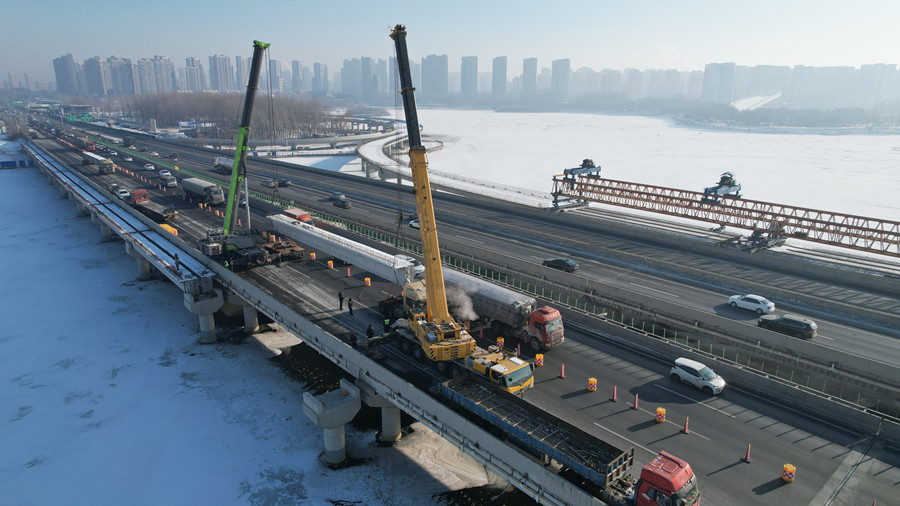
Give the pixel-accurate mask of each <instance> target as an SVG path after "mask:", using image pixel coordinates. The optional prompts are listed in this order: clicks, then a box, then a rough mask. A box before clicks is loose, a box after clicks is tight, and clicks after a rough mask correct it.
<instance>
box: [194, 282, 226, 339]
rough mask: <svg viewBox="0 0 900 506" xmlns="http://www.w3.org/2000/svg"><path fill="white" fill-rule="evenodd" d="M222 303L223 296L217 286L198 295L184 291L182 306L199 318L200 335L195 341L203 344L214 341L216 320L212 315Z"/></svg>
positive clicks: (223, 300)
mask: <svg viewBox="0 0 900 506" xmlns="http://www.w3.org/2000/svg"><path fill="white" fill-rule="evenodd" d="M224 303H225V297H224V296H223V295H222V290H219V289H218V288H216V289H214V291H213V292H206V293H201V294H198V295H193V294H190V293H188V292H185V293H184V307H186V308H187V309H188V311H190V312H192V313H194V314H195V315H197V318H199V319H200V337H199V339H197V341H199V342H201V343H203V344H210V343H214V342H216V320H215V318H214V317H213V315H214V314H215V312H216V311H218V310H219V308H220V307H222V304H224Z"/></svg>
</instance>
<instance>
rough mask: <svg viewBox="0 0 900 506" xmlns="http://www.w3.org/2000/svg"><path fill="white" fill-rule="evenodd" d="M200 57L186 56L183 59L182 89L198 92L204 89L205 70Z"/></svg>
mask: <svg viewBox="0 0 900 506" xmlns="http://www.w3.org/2000/svg"><path fill="white" fill-rule="evenodd" d="M201 61H202V60H200V58H196V57H194V56H188V57H187V58H185V59H184V89H185V90H187V91H194V92H200V91H203V90H205V89H206V72H204V71H203V64H202V63H201Z"/></svg>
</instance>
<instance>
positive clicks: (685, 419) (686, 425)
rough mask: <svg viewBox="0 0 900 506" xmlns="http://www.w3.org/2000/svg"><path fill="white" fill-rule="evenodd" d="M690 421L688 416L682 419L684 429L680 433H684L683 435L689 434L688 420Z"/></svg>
mask: <svg viewBox="0 0 900 506" xmlns="http://www.w3.org/2000/svg"><path fill="white" fill-rule="evenodd" d="M690 419H691V417H689V416H686V417H684V427H683V428H682V429H681V432H684V433H685V434H690V432H688V420H690Z"/></svg>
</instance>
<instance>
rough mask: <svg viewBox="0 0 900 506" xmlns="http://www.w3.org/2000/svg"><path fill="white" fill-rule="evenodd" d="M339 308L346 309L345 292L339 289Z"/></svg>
mask: <svg viewBox="0 0 900 506" xmlns="http://www.w3.org/2000/svg"><path fill="white" fill-rule="evenodd" d="M338 309H344V292H343V290H338Z"/></svg>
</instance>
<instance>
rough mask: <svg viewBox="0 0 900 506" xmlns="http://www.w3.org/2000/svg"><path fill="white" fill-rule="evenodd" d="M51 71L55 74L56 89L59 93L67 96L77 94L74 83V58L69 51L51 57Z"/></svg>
mask: <svg viewBox="0 0 900 506" xmlns="http://www.w3.org/2000/svg"><path fill="white" fill-rule="evenodd" d="M53 72H54V74H55V75H56V90H57V91H58V92H59V93H61V94H63V95H69V96H75V95H79V91H78V86H77V85H76V83H75V60H74V58H72V54H71V53H69V54H66V55H63V56H60V57H59V58H54V59H53Z"/></svg>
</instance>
